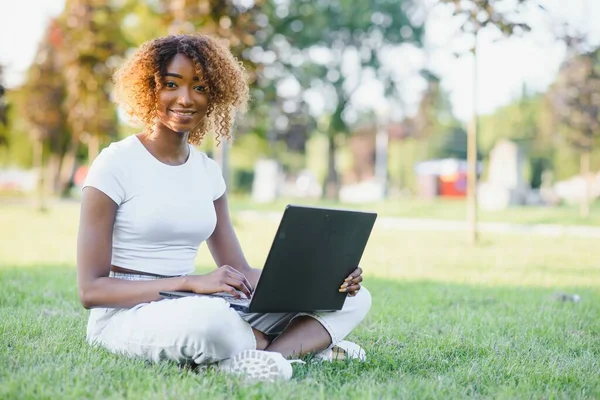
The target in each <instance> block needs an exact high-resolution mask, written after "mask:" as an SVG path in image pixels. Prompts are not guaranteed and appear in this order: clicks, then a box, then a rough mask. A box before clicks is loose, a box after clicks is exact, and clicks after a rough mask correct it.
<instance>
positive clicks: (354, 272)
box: [344, 267, 362, 282]
mask: <svg viewBox="0 0 600 400" xmlns="http://www.w3.org/2000/svg"><path fill="white" fill-rule="evenodd" d="M359 275H362V269H361V268H360V267H358V268H356V269H355V270H354V271H352V273H351V274H350V275H348V277H347V278H346V279H345V280H344V282H350V281H351V280H352V279H354V278H355V277H357V276H359Z"/></svg>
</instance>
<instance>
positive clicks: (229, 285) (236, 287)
mask: <svg viewBox="0 0 600 400" xmlns="http://www.w3.org/2000/svg"><path fill="white" fill-rule="evenodd" d="M185 286H186V290H189V291H192V292H194V293H199V294H213V293H219V292H226V293H229V294H231V295H232V296H234V297H236V298H238V299H239V298H241V297H242V296H241V295H240V292H242V293H244V294H245V295H246V297H247V298H250V297H252V290H253V289H252V287H253V286H252V285H251V284H250V282H248V279H246V277H245V276H244V275H243V274H242V273H240V272H238V271H237V270H236V269H234V268H233V267H231V266H229V265H223V266H222V267H219V268H217V269H216V270H214V271H213V272H211V273H209V274H206V275H189V276H187V277H186V284H185Z"/></svg>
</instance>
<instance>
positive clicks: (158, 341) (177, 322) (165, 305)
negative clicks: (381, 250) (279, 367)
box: [87, 274, 371, 364]
mask: <svg viewBox="0 0 600 400" xmlns="http://www.w3.org/2000/svg"><path fill="white" fill-rule="evenodd" d="M111 275H112V276H115V277H118V278H122V279H135V280H140V279H151V278H150V277H148V276H143V275H124V274H111ZM370 308H371V295H370V293H369V291H368V290H367V289H366V288H364V287H363V288H362V289H361V290H360V291H359V292H358V294H357V295H356V296H355V297H347V298H346V301H345V303H344V306H343V308H342V309H341V310H340V311H335V312H327V313H298V314H295V313H294V314H273V313H267V314H244V313H238V312H237V311H235V310H234V309H233V308H230V307H229V303H227V302H226V301H225V300H223V299H219V298H214V297H184V298H178V299H164V300H159V301H153V302H151V303H143V304H139V305H137V306H135V307H133V308H127V309H118V308H96V309H93V310H92V311H91V312H90V318H89V321H88V327H87V340H88V342H89V343H90V344H99V345H102V346H104V347H105V348H107V349H108V350H109V351H111V352H114V353H120V354H125V355H128V356H131V357H140V358H143V359H146V360H149V361H154V362H158V361H161V360H171V361H175V362H177V363H180V364H192V363H194V364H210V363H214V362H217V361H220V360H224V359H227V358H231V357H232V356H234V355H235V354H237V353H239V352H240V351H243V350H248V349H256V340H255V337H254V333H253V332H252V328H253V327H254V328H255V329H257V330H259V331H261V332H264V333H267V334H270V335H276V334H279V333H281V331H282V330H283V329H284V328H285V326H287V324H288V323H289V322H290V321H291V320H292V319H293V318H294V317H296V316H300V315H307V316H310V317H312V318H315V319H316V320H317V321H319V322H320V323H321V325H323V327H324V328H325V329H326V330H327V332H328V333H329V335H330V336H331V342H332V343H331V346H334V345H335V344H336V343H338V342H339V341H340V340H342V339H344V337H346V336H347V335H348V334H349V333H350V332H351V331H352V330H353V329H354V328H355V327H356V326H357V325H358V324H359V323H360V322H361V321H362V320H363V318H364V317H365V316H366V315H367V313H368V312H369V309H370Z"/></svg>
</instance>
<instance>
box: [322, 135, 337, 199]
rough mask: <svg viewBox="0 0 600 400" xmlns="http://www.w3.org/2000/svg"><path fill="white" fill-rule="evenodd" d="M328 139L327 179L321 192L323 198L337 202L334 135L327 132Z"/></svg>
mask: <svg viewBox="0 0 600 400" xmlns="http://www.w3.org/2000/svg"><path fill="white" fill-rule="evenodd" d="M327 138H328V149H327V150H328V151H327V153H328V157H327V178H326V179H325V188H324V189H325V190H324V191H323V193H324V195H325V198H326V199H330V200H337V199H338V198H339V193H340V185H339V178H338V173H337V168H336V166H335V154H336V147H335V133H334V132H329V135H328V136H327Z"/></svg>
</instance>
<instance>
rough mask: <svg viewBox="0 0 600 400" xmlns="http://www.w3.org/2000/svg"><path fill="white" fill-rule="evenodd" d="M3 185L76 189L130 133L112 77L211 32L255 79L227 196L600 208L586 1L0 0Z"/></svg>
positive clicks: (529, 210)
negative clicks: (144, 48) (134, 59)
mask: <svg viewBox="0 0 600 400" xmlns="http://www.w3.org/2000/svg"><path fill="white" fill-rule="evenodd" d="M0 15H1V16H2V17H1V18H2V23H1V24H0V67H1V71H2V74H1V78H0V83H1V85H2V86H1V87H0V95H1V96H2V97H1V100H0V202H3V203H5V204H6V203H15V202H16V203H24V204H32V205H33V206H34V207H37V208H40V209H42V210H43V209H48V208H51V207H52V206H53V204H56V203H60V202H65V201H71V200H77V198H78V196H79V191H80V186H81V184H82V182H83V180H84V178H85V175H86V172H87V168H88V166H89V164H90V162H91V161H93V159H94V158H95V157H96V156H97V154H98V153H99V151H101V150H102V148H104V147H106V146H107V145H108V144H110V143H111V142H112V141H116V140H120V139H121V138H124V137H125V136H127V135H130V134H134V133H136V132H138V131H139V129H140V127H139V126H136V125H134V124H132V123H131V122H130V121H128V120H127V119H126V118H125V117H124V116H123V114H122V113H121V112H120V111H119V110H118V109H117V108H116V107H115V106H114V104H113V103H111V99H110V92H111V75H112V72H113V71H114V69H115V68H116V67H117V66H118V65H120V63H121V62H122V60H123V59H124V57H125V56H126V55H127V54H128V53H129V52H131V51H132V50H133V49H134V48H136V47H137V46H139V45H140V44H141V43H142V42H144V41H146V40H149V39H152V38H154V37H157V36H161V35H166V34H169V33H191V32H202V33H209V34H212V35H215V36H218V37H221V38H222V39H223V40H224V41H226V42H227V43H228V44H229V46H230V48H231V49H232V51H233V52H234V53H235V55H236V56H237V57H238V58H239V59H240V61H241V62H242V63H243V64H244V66H245V67H246V69H247V70H248V72H249V75H250V79H251V91H252V103H251V108H250V111H249V112H248V113H247V114H246V115H244V116H241V117H240V118H239V119H238V121H237V125H236V127H235V129H234V132H233V134H234V137H235V140H234V141H233V142H232V143H231V144H226V145H221V146H218V147H217V146H216V145H215V143H214V141H213V140H212V138H211V137H207V138H206V139H205V141H204V143H202V145H201V148H202V150H203V151H206V152H207V153H209V155H211V156H212V157H213V158H215V159H216V160H218V161H219V162H220V163H221V166H222V169H223V173H224V176H225V178H226V180H227V182H228V188H229V193H230V196H231V198H232V207H233V208H235V209H248V208H252V209H260V210H277V211H281V210H282V206H283V205H284V204H286V203H288V202H295V203H305V204H324V205H331V204H336V205H339V204H341V205H352V207H355V208H361V207H363V208H370V209H375V210H378V211H380V212H381V213H382V214H383V215H389V216H395V217H403V218H408V217H413V218H437V219H442V220H443V219H451V220H465V218H466V220H468V221H469V222H470V224H471V230H472V239H476V233H475V229H476V228H475V225H474V224H475V221H477V220H478V219H483V220H490V221H504V222H518V223H542V222H544V223H556V224H574V223H577V224H586V225H594V224H597V223H600V216H598V214H599V213H600V205H599V202H598V199H599V198H600V146H599V144H600V125H599V124H600V116H599V109H600V25H598V24H594V23H593V21H597V20H599V19H600V3H599V2H597V1H593V0H573V1H569V2H564V1H559V0H554V1H542V0H496V1H494V0H447V1H444V0H439V1H438V0H369V1H366V0H365V1H346V0H317V1H307V0H255V1H253V0H219V1H217V0H172V1H164V0H146V1H140V0H26V1H20V2H2V4H1V5H0Z"/></svg>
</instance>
